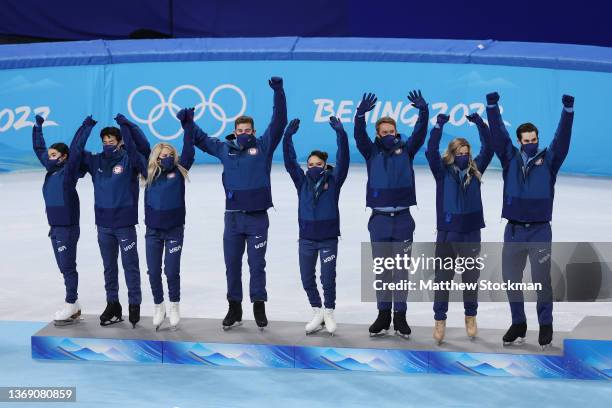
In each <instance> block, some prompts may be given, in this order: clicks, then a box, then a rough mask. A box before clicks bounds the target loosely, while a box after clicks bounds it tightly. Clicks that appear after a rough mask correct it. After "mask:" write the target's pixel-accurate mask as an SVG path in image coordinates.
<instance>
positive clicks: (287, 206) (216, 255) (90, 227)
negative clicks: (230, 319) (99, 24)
mask: <svg viewBox="0 0 612 408" xmlns="http://www.w3.org/2000/svg"><path fill="white" fill-rule="evenodd" d="M415 170H416V190H417V200H418V207H413V211H412V213H413V216H414V218H415V221H416V231H415V236H414V239H415V241H434V240H435V184H434V180H433V177H432V176H431V174H430V172H429V169H428V168H427V167H422V166H418V167H416V169H415ZM43 178H44V172H43V171H42V170H40V171H28V172H19V173H7V174H2V175H0V189H1V191H2V198H1V199H0V203H1V209H2V234H1V235H0V248H2V269H1V270H2V272H1V274H2V284H1V285H0V320H31V321H49V320H50V319H51V316H52V314H53V312H54V311H55V310H56V309H57V308H58V307H59V306H60V305H61V303H62V302H63V296H64V289H63V281H62V279H61V275H60V273H59V270H58V268H57V266H56V264H55V260H54V257H53V253H52V249H51V245H50V242H49V238H48V237H47V233H48V229H49V228H48V226H47V221H46V217H45V212H44V211H45V210H44V204H43V199H42V193H41V187H42V183H43ZM190 179H191V182H190V183H188V186H187V193H186V200H187V221H186V230H185V241H184V249H183V257H182V270H181V280H182V282H181V287H182V294H181V312H182V315H183V316H193V317H215V318H222V317H223V316H224V315H225V312H226V308H227V303H226V300H225V290H226V283H225V266H224V262H223V248H222V232H223V211H224V198H223V188H222V185H221V166H219V165H200V166H195V167H194V168H193V169H192V171H191V172H190ZM483 181H484V184H483V187H482V192H483V197H482V198H483V203H484V209H485V221H486V223H487V227H486V228H485V229H484V230H483V231H482V240H483V241H489V242H497V241H501V239H502V237H503V228H504V226H505V221H504V220H502V219H501V218H500V214H501V198H502V179H501V172H500V171H498V170H488V171H487V172H486V173H485V175H484V177H483ZM365 184H366V169H365V166H363V165H352V166H351V168H350V171H349V176H348V179H347V181H346V184H345V186H344V188H343V191H342V195H341V203H340V205H341V230H342V237H341V241H340V246H339V254H338V277H337V294H338V299H337V309H336V315H337V320H338V322H339V324H340V325H339V329H338V330H342V326H341V325H342V323H370V322H371V321H372V320H373V319H374V318H375V316H376V307H375V304H374V303H362V302H361V301H360V263H359V262H360V255H359V254H360V243H361V242H362V241H368V240H369V235H368V231H367V220H368V217H369V215H370V211H369V210H368V209H366V207H365ZM77 188H78V191H79V195H80V199H81V238H80V241H79V245H78V259H77V263H78V271H79V280H80V282H79V299H80V302H81V305H82V307H83V311H84V313H91V314H99V313H101V312H102V310H103V309H104V307H105V304H106V301H105V294H104V282H103V269H102V262H101V258H100V253H99V250H98V244H97V239H96V228H95V225H94V211H93V189H92V183H91V180H90V177H89V176H86V177H85V178H83V179H81V181H79V184H78V187H77ZM272 190H273V199H274V204H275V207H274V208H273V209H270V210H269V215H270V231H269V239H268V249H267V265H268V266H267V282H268V283H267V288H268V298H269V301H268V304H267V311H268V318H269V319H270V320H272V321H274V320H293V321H305V320H306V319H309V318H310V313H311V311H310V307H309V305H308V302H307V298H306V295H305V293H304V291H303V289H302V287H301V282H300V278H299V270H298V252H297V237H298V226H297V195H296V191H295V188H294V186H293V183H292V182H291V179H290V178H289V175H288V174H287V173H286V172H285V169H284V167H283V166H282V165H280V164H275V165H274V166H273V170H272ZM143 195H144V193H142V194H141V205H140V220H141V221H142V220H143V219H144V210H143V206H142V198H143ZM610 203H612V180H611V179H607V178H593V177H578V176H567V175H561V176H560V177H559V178H558V181H557V185H556V196H555V209H554V216H553V223H552V225H553V240H554V241H592V242H607V241H610V238H611V236H612V210H611V209H610V208H611V207H610ZM137 228H138V234H139V236H138V238H139V241H138V250H139V254H140V265H141V277H142V289H143V306H142V314H143V315H147V316H149V315H151V313H152V308H153V303H152V296H151V291H150V287H149V282H148V277H147V274H146V264H145V256H144V255H145V250H144V232H145V226H144V222H141V224H140V225H139V226H138V227H137ZM609 255H610V257H612V254H609ZM608 261H610V259H608ZM247 268H248V267H247V264H246V258H245V262H244V265H243V282H244V284H245V288H248V276H249V274H248V269H247ZM120 287H121V292H120V299H121V302H122V304H123V306H124V312H125V313H127V295H126V291H125V283H124V280H123V278H122V277H121V276H120ZM246 292H247V293H248V290H247V291H246ZM245 301H248V298H246V299H245ZM431 307H432V306H431V304H429V303H415V304H410V305H409V306H408V322H409V323H410V324H411V325H424V326H431V325H432V324H433V312H432V310H431ZM526 309H527V314H528V319H529V325H530V326H531V327H532V328H535V327H537V319H536V316H535V305H527V307H526ZM610 314H612V305H611V304H610V303H590V304H587V303H580V304H577V303H559V304H556V305H555V312H554V318H555V329H556V330H570V329H571V328H572V327H573V326H574V325H576V324H577V323H578V321H579V320H580V319H581V318H582V317H583V316H585V315H610ZM245 318H246V319H252V311H251V308H250V307H249V306H248V305H247V304H246V303H245ZM478 322H479V325H480V326H481V327H491V328H505V327H506V326H507V325H509V323H510V313H509V309H508V306H507V304H505V303H488V304H485V303H481V304H480V308H479V314H478ZM142 324H150V320H149V318H146V319H145V320H144V321H143V322H142ZM448 325H449V326H462V325H463V313H462V305H461V304H453V305H451V311H450V313H449V320H448ZM271 328H272V327H271Z"/></svg>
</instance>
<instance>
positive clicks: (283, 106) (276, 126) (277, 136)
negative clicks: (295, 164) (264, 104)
mask: <svg viewBox="0 0 612 408" xmlns="http://www.w3.org/2000/svg"><path fill="white" fill-rule="evenodd" d="M268 84H269V85H270V88H272V89H273V90H274V106H273V107H272V120H271V121H270V124H269V125H268V127H267V129H266V131H265V132H264V134H263V135H262V136H261V142H262V148H263V149H264V151H266V153H267V154H268V156H269V157H270V158H271V157H272V155H273V154H274V150H276V147H277V146H278V144H279V143H280V141H281V138H282V137H283V130H284V129H285V126H287V98H286V97H285V90H284V89H283V79H282V78H281V77H272V78H271V79H270V80H269V81H268Z"/></svg>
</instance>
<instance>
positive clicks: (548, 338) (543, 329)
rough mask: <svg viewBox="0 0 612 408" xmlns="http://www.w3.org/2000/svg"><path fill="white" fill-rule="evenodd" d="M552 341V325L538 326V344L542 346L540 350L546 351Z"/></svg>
mask: <svg viewBox="0 0 612 408" xmlns="http://www.w3.org/2000/svg"><path fill="white" fill-rule="evenodd" d="M552 339H553V326H552V324H543V325H540V334H539V335H538V343H540V346H542V350H546V348H547V347H549V346H550V344H551V343H552Z"/></svg>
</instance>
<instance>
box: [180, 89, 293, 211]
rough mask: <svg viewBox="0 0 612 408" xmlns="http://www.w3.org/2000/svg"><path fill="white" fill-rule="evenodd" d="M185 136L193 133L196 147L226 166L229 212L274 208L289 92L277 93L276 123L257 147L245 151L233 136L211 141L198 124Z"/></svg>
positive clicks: (226, 199) (275, 102) (190, 128)
mask: <svg viewBox="0 0 612 408" xmlns="http://www.w3.org/2000/svg"><path fill="white" fill-rule="evenodd" d="M184 126H185V133H187V132H193V140H194V142H195V145H196V146H197V147H198V148H200V149H201V150H203V151H204V152H206V153H209V154H210V155H212V156H215V157H216V158H217V159H219V160H220V161H221V163H222V164H223V177H222V181H223V187H224V188H225V208H226V209H227V210H240V211H259V210H267V209H268V208H270V207H272V206H273V204H272V189H271V185H270V171H271V168H272V155H273V154H274V150H275V149H276V147H277V146H278V144H279V143H280V141H281V138H282V136H283V130H284V129H285V126H287V102H286V100H285V91H284V90H282V89H280V90H278V91H275V92H274V108H273V113H272V120H271V122H270V124H269V125H268V128H267V129H266V131H265V132H264V134H263V136H261V137H258V138H256V139H255V145H254V146H253V147H250V148H246V149H241V148H240V146H238V144H237V143H236V141H235V137H234V135H230V136H228V137H227V138H226V140H225V141H221V140H219V139H218V138H213V137H209V136H208V135H207V134H206V133H205V132H203V131H202V129H200V128H199V126H198V125H196V124H195V123H194V122H190V123H188V124H185V125H184Z"/></svg>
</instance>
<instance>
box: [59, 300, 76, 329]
mask: <svg viewBox="0 0 612 408" xmlns="http://www.w3.org/2000/svg"><path fill="white" fill-rule="evenodd" d="M79 320H81V305H80V304H79V302H78V301H76V302H74V303H64V306H63V307H62V308H61V309H60V310H58V311H57V312H55V316H54V317H53V324H55V325H56V326H67V325H69V324H74V323H77V322H78V321H79Z"/></svg>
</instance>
